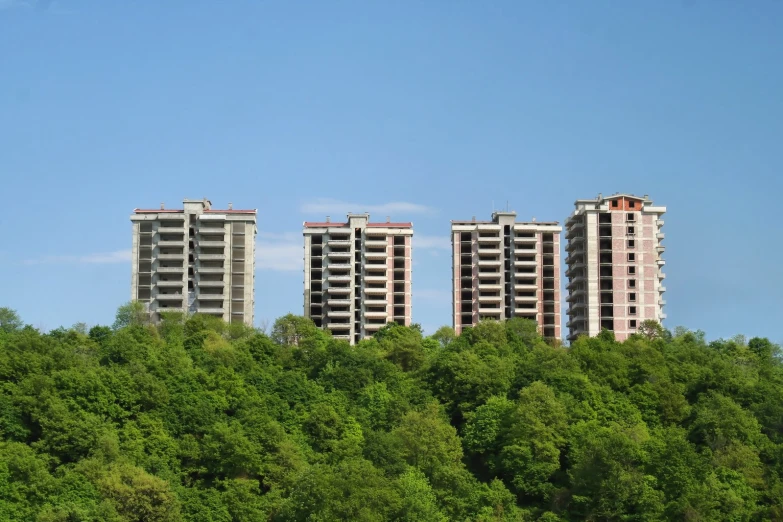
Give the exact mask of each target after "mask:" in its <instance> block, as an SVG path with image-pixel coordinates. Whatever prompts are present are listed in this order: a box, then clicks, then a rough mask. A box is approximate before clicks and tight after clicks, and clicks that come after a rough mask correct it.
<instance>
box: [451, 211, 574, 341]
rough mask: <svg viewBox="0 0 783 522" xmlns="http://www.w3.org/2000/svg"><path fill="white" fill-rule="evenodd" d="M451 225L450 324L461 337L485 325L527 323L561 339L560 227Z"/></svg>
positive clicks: (497, 220) (496, 218) (508, 218)
mask: <svg viewBox="0 0 783 522" xmlns="http://www.w3.org/2000/svg"><path fill="white" fill-rule="evenodd" d="M516 216H517V215H516V212H495V213H493V214H492V221H476V219H475V218H473V219H472V220H471V221H452V222H451V242H452V274H453V276H452V295H453V300H452V305H453V310H452V318H453V322H454V330H455V331H456V332H457V333H458V334H459V333H460V332H461V331H462V329H463V328H465V327H466V326H472V325H475V324H476V323H477V322H478V321H480V320H482V319H495V320H503V319H510V318H512V317H524V318H528V319H532V320H534V321H536V323H538V326H539V330H540V332H541V334H542V335H544V336H545V337H549V338H553V339H560V336H561V333H560V232H561V231H562V228H561V227H560V226H559V225H558V223H557V222H549V223H546V222H536V221H530V222H518V221H516Z"/></svg>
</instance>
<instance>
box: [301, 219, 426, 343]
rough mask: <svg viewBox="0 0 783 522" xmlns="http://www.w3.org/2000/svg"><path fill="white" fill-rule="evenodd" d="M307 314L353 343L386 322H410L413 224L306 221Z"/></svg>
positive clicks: (339, 336)
mask: <svg viewBox="0 0 783 522" xmlns="http://www.w3.org/2000/svg"><path fill="white" fill-rule="evenodd" d="M303 235H304V260H305V267H304V313H305V316H307V317H310V318H311V319H312V320H313V321H314V322H315V324H316V326H318V327H322V328H327V329H329V330H330V331H331V332H332V334H333V335H334V336H335V337H336V338H338V339H345V340H347V341H349V342H350V343H351V344H355V343H357V342H359V341H360V340H361V339H364V338H367V337H370V336H372V335H373V334H374V333H375V332H377V331H378V330H379V329H380V328H382V327H383V326H384V325H385V324H386V323H389V322H392V321H394V322H397V323H399V324H402V325H405V326H408V325H410V324H411V240H412V238H413V224H412V223H392V222H391V221H390V220H389V219H388V218H387V220H386V223H371V222H370V216H369V214H348V217H347V221H345V222H342V223H333V222H331V220H330V219H329V218H328V217H327V218H326V221H324V222H305V223H304V230H303Z"/></svg>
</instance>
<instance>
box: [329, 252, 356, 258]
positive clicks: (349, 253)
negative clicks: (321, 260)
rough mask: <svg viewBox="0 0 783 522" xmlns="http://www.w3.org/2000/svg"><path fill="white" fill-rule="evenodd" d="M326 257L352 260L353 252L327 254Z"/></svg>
mask: <svg viewBox="0 0 783 522" xmlns="http://www.w3.org/2000/svg"><path fill="white" fill-rule="evenodd" d="M324 255H325V256H326V257H328V258H334V259H350V257H351V252H326V253H325V254H324Z"/></svg>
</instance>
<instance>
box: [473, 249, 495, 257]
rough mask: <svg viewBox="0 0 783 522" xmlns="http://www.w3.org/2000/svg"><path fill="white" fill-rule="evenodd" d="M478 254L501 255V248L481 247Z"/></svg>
mask: <svg viewBox="0 0 783 522" xmlns="http://www.w3.org/2000/svg"><path fill="white" fill-rule="evenodd" d="M478 254H479V255H481V254H485V255H488V256H499V255H500V249H499V248H479V249H478Z"/></svg>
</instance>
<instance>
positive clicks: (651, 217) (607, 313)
mask: <svg viewBox="0 0 783 522" xmlns="http://www.w3.org/2000/svg"><path fill="white" fill-rule="evenodd" d="M575 206H576V210H574V213H573V214H571V216H570V217H569V218H568V220H567V221H566V225H565V226H566V239H567V240H568V245H567V246H566V252H567V254H568V257H567V258H566V264H567V265H568V270H567V271H566V276H567V277H568V286H567V290H568V317H569V320H568V323H567V325H566V326H567V327H568V339H569V341H573V340H575V339H576V338H577V337H578V336H580V335H584V334H586V335H590V336H593V335H596V334H598V333H599V332H600V331H601V329H603V328H606V329H608V330H612V331H614V334H615V337H616V338H617V339H618V340H624V339H626V338H627V337H628V336H629V335H631V334H632V333H634V332H635V331H636V330H637V329H638V327H639V326H640V325H641V323H642V322H643V321H645V320H648V319H654V320H655V321H659V322H660V321H662V320H663V319H665V318H666V314H664V313H663V306H664V304H665V301H664V300H663V293H664V292H665V291H666V288H665V287H664V286H663V279H664V274H663V271H662V267H663V265H664V260H663V259H662V258H661V254H662V253H663V250H664V246H663V245H662V244H661V241H662V240H663V232H661V227H662V226H663V220H662V219H661V216H663V214H664V213H665V212H666V207H656V206H654V205H653V203H652V201H650V198H648V197H647V196H644V197H641V198H640V197H637V196H632V195H628V194H615V195H613V196H610V197H606V198H605V197H603V196H601V194H599V195H598V197H597V198H596V199H580V200H577V201H576V203H575Z"/></svg>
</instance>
